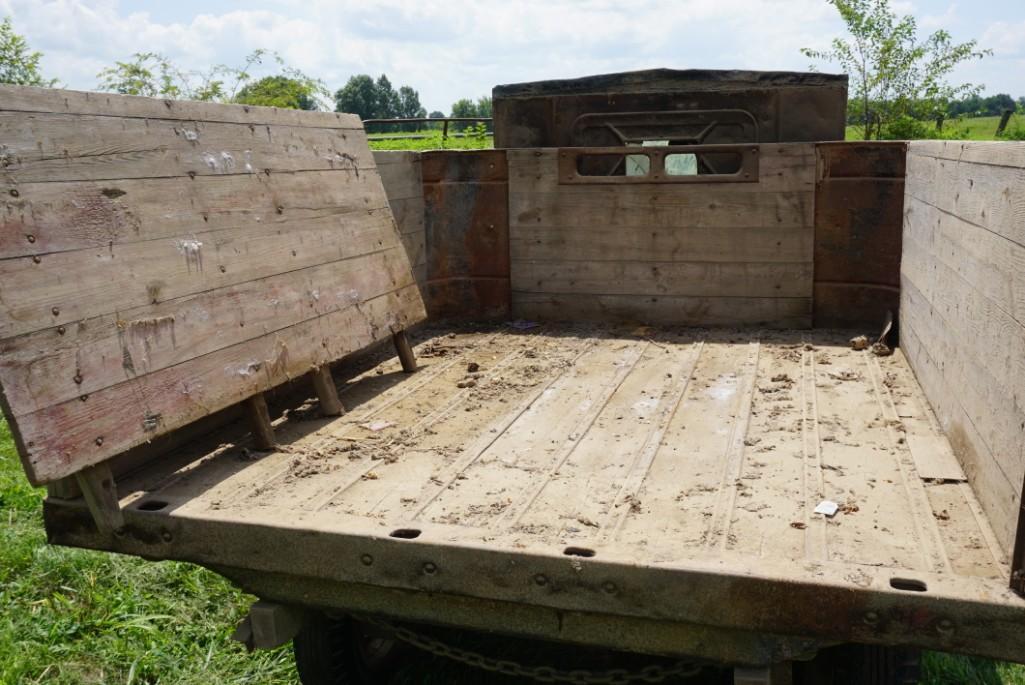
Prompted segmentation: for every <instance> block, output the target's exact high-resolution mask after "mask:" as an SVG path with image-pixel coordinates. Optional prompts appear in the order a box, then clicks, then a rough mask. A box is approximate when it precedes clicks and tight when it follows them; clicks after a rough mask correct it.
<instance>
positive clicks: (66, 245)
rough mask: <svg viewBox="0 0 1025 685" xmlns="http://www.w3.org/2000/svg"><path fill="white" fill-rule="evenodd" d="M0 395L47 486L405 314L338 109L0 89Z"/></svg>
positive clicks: (388, 223)
mask: <svg viewBox="0 0 1025 685" xmlns="http://www.w3.org/2000/svg"><path fill="white" fill-rule="evenodd" d="M0 186H2V187H0V193H2V200H0V387H2V390H3V393H2V404H3V410H4V413H5V415H6V417H7V419H8V421H9V422H10V425H11V428H12V430H13V432H14V435H15V440H16V442H17V445H18V449H19V451H20V452H21V456H22V459H23V461H24V465H25V470H26V472H27V474H28V476H29V478H30V479H31V480H32V481H33V482H34V483H37V484H41V483H47V482H51V481H53V480H56V479H59V478H62V477H65V476H68V475H70V474H72V473H75V472H76V471H79V470H80V469H82V468H84V467H86V466H89V465H92V464H96V463H98V462H100V461H103V460H105V459H107V458H109V457H112V456H114V455H117V454H119V453H121V452H124V451H125V450H127V449H129V448H131V447H134V446H136V445H139V444H141V443H144V442H146V441H149V440H151V439H153V438H154V437H156V436H158V435H161V434H164V433H167V432H169V431H172V430H174V429H176V428H179V427H181V426H183V425H185V424H188V423H190V422H192V421H195V420H197V419H199V418H201V417H203V416H205V415H207V414H210V413H211V412H214V411H216V410H218V409H221V408H223V407H226V406H228V405H231V404H235V403H238V402H240V401H242V400H244V399H246V398H248V397H251V396H253V395H255V394H257V393H259V392H262V391H264V390H267V389H269V388H271V387H273V386H275V385H278V384H280V383H282V382H284V381H287V380H288V379H290V378H294V377H296V376H299V375H301V374H304V373H306V372H308V371H310V370H312V369H315V368H318V367H320V366H322V365H324V364H326V363H328V362H330V361H333V360H336V359H338V358H340V357H342V356H344V355H346V354H349V353H351V352H354V351H357V350H359V349H361V348H364V347H366V346H367V345H369V344H371V343H374V342H376V341H378V340H380V339H382V338H385V337H388V336H391V334H392V333H393V332H396V331H398V330H400V329H402V328H405V327H407V326H409V325H411V324H414V323H416V322H418V321H421V320H423V319H424V318H425V313H424V306H423V302H422V300H421V298H420V294H419V291H418V289H417V286H416V283H415V281H414V279H413V275H412V273H411V270H410V264H409V260H408V258H407V256H406V253H405V251H404V249H403V246H402V243H401V241H400V238H399V234H398V231H397V229H396V227H395V222H394V220H393V218H392V213H391V210H390V209H389V206H388V201H387V199H386V197H385V193H384V189H383V187H382V184H381V179H380V176H379V175H378V172H377V168H376V166H375V164H374V158H373V156H372V155H371V153H370V150H369V148H368V146H367V142H366V136H365V134H364V131H363V127H362V124H361V122H360V120H359V118H358V117H356V116H353V115H349V114H336V113H329V112H298V111H293V110H278V109H275V108H264V107H246V106H237V105H215V104H209V103H197V102H174V101H164V100H154V99H148V98H138V97H125V96H117V95H107V94H96V93H81V92H72V91H63V90H46V89H37V88H27V87H17V86H3V87H0Z"/></svg>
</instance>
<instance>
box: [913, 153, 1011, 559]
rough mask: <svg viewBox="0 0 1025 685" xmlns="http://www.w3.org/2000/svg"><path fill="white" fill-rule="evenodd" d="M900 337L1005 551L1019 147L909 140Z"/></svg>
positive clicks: (1007, 548) (1008, 525) (1008, 511)
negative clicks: (913, 141) (911, 141)
mask: <svg viewBox="0 0 1025 685" xmlns="http://www.w3.org/2000/svg"><path fill="white" fill-rule="evenodd" d="M907 169H908V178H907V185H906V194H905V212H904V250H903V256H902V260H901V280H902V283H901V310H900V311H901V339H902V343H903V344H904V347H905V353H906V355H907V357H908V360H909V362H910V363H911V367H912V369H914V371H915V374H916V376H917V377H918V379H919V381H920V383H921V385H922V388H923V389H924V390H925V393H926V396H927V397H928V398H929V401H930V402H931V403H932V405H933V407H934V408H935V409H936V412H937V415H938V417H939V419H940V421H941V423H942V424H943V426H944V428H945V430H946V432H947V435H948V437H949V438H950V440H951V444H952V446H953V448H954V451H955V453H956V454H957V456H958V458H959V460H960V462H961V465H962V466H963V467H964V470H965V474H966V475H967V477H968V478H969V480H970V481H971V483H972V485H973V487H974V489H975V491H976V492H977V493H978V496H979V500H980V502H981V504H982V506H983V508H984V509H985V511H986V513H987V514H988V515H989V517H990V519H991V521H992V523H993V527H994V529H995V531H996V533H997V535H998V537H999V539H1000V542H1001V544H1002V545H1004V547H1005V551H1006V552H1008V553H1009V552H1010V545H1011V542H1012V540H1013V536H1014V530H1015V526H1016V525H1017V522H1018V509H1019V507H1020V497H1021V490H1022V482H1023V480H1025V324H1023V322H1025V280H1023V276H1022V274H1023V272H1025V229H1023V220H1025V197H1023V194H1022V192H1021V189H1022V188H1023V187H1025V145H1022V144H1019V143H985V144H975V143H959V142H958V143H952V142H942V141H930V142H922V143H918V142H915V143H911V144H910V148H909V154H908V164H907Z"/></svg>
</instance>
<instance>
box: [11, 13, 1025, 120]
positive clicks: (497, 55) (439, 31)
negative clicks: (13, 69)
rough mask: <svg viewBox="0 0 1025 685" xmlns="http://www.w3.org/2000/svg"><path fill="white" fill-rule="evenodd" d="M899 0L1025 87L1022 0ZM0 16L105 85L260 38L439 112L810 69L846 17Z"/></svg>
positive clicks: (89, 80)
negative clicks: (491, 102) (598, 88)
mask: <svg viewBox="0 0 1025 685" xmlns="http://www.w3.org/2000/svg"><path fill="white" fill-rule="evenodd" d="M893 5H894V8H895V9H897V10H898V11H900V12H902V13H903V12H907V13H911V14H913V15H914V16H915V17H916V18H917V19H918V21H919V26H920V28H921V29H922V30H923V31H932V30H934V29H936V28H945V29H947V30H949V31H950V32H951V33H953V35H954V37H955V38H956V39H958V40H967V39H970V38H976V39H978V40H979V41H980V44H981V45H983V46H984V47H988V48H991V49H993V50H994V53H995V54H994V56H993V57H990V58H987V59H986V60H984V61H983V62H980V63H976V64H971V65H967V66H963V67H961V68H960V69H959V70H958V72H957V73H956V74H955V79H957V80H958V81H959V82H960V81H972V82H976V83H984V84H985V85H986V91H987V92H988V93H997V92H1009V93H1011V94H1012V95H1014V96H1015V97H1017V96H1021V95H1025V0H987V2H985V3H974V4H969V3H965V2H944V1H941V0H913V1H908V0H894V2H893ZM0 15H8V16H11V17H12V18H13V20H14V23H15V26H16V29H17V30H18V31H19V32H20V33H23V34H25V35H26V36H27V38H28V40H29V42H30V43H31V44H32V46H33V47H34V48H35V49H38V50H41V51H43V52H44V53H45V57H44V59H43V67H44V69H45V71H46V74H47V75H48V76H52V77H56V78H59V79H60V80H61V82H62V83H63V84H64V85H65V86H67V87H70V88H79V89H93V88H95V86H96V82H97V79H96V74H97V72H98V71H99V70H100V69H102V68H103V67H104V66H107V65H109V64H112V63H113V62H114V60H117V59H125V58H127V57H128V56H129V55H131V53H133V52H140V51H157V52H162V53H164V54H166V55H167V56H168V57H170V58H171V59H172V60H173V61H175V62H176V63H178V64H180V65H181V66H182V67H184V68H186V69H197V70H198V69H204V68H206V67H208V66H209V65H212V64H218V63H224V64H240V63H241V62H242V60H243V59H244V57H245V55H246V54H247V53H249V52H251V51H252V50H254V49H256V48H261V47H262V48H268V49H272V50H276V51H277V52H278V53H280V54H281V55H282V56H283V57H284V58H285V59H286V61H287V62H289V63H290V64H292V65H293V66H296V67H298V68H300V69H302V70H303V71H305V72H306V73H308V74H310V75H312V76H316V77H319V78H321V79H322V80H323V81H324V82H325V83H326V84H327V85H328V87H329V88H331V89H332V90H333V89H335V88H337V87H339V86H341V85H342V84H344V83H345V81H346V80H347V79H348V77H349V76H351V75H352V74H356V73H370V74H373V75H375V76H376V75H378V74H380V73H386V74H388V76H389V77H390V78H391V80H392V82H393V83H394V84H395V85H396V86H397V85H402V84H408V85H411V86H413V87H414V88H416V89H417V90H418V91H420V97H421V101H422V102H423V104H424V105H425V106H426V107H427V108H428V109H431V110H433V109H439V110H443V111H445V112H448V110H449V108H450V106H451V103H452V102H453V101H454V100H456V99H457V98H459V97H477V96H480V95H484V94H487V93H490V90H491V87H492V86H493V85H495V84H497V83H512V82H517V81H527V80H536V79H544V78H566V77H573V76H583V75H587V74H595V73H602V72H608V71H621V70H629V69H643V68H649V67H660V66H663V67H674V68H741V69H796V70H802V69H805V68H806V67H807V66H808V60H807V59H806V58H804V57H802V56H801V54H800V53H799V48H801V47H820V48H821V47H827V46H828V43H829V41H830V39H831V38H833V37H834V36H837V35H839V34H841V33H842V30H843V27H842V25H841V23H840V21H839V18H838V17H837V15H836V11H835V10H834V9H833V8H832V7H830V6H829V5H828V4H827V3H826V2H825V0H648V1H645V0H633V1H628V2H623V1H622V0H521V1H518V2H517V1H515V0H512V1H510V0H505V1H499V2H493V1H491V0H476V1H472V0H416V1H407V0H358V1H357V0H247V1H246V2H230V1H228V0H207V1H205V2H201V1H199V0H175V1H174V2H159V3H158V2H141V1H139V0H0ZM823 70H826V71H828V70H829V69H828V67H825V66H824V68H823Z"/></svg>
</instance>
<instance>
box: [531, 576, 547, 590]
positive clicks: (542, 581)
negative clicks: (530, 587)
mask: <svg viewBox="0 0 1025 685" xmlns="http://www.w3.org/2000/svg"><path fill="white" fill-rule="evenodd" d="M534 584H535V585H539V586H541V587H544V586H545V585H548V576H546V575H545V574H543V573H538V574H537V575H536V576H534Z"/></svg>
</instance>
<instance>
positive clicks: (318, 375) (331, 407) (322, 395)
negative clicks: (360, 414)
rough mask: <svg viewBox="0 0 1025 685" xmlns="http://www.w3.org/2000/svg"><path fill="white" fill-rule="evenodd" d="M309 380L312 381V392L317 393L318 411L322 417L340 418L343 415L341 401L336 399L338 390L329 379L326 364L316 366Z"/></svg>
mask: <svg viewBox="0 0 1025 685" xmlns="http://www.w3.org/2000/svg"><path fill="white" fill-rule="evenodd" d="M310 379H311V380H312V381H313V390H314V392H316V393H317V399H318V400H319V401H320V411H321V413H323V414H324V416H341V415H342V414H344V413H345V407H344V406H342V401H341V400H340V399H338V389H337V388H336V387H335V381H334V378H332V377H331V367H330V366H328V365H327V364H324V365H323V366H318V367H317V368H315V369H314V370H313V371H311V372H310Z"/></svg>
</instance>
